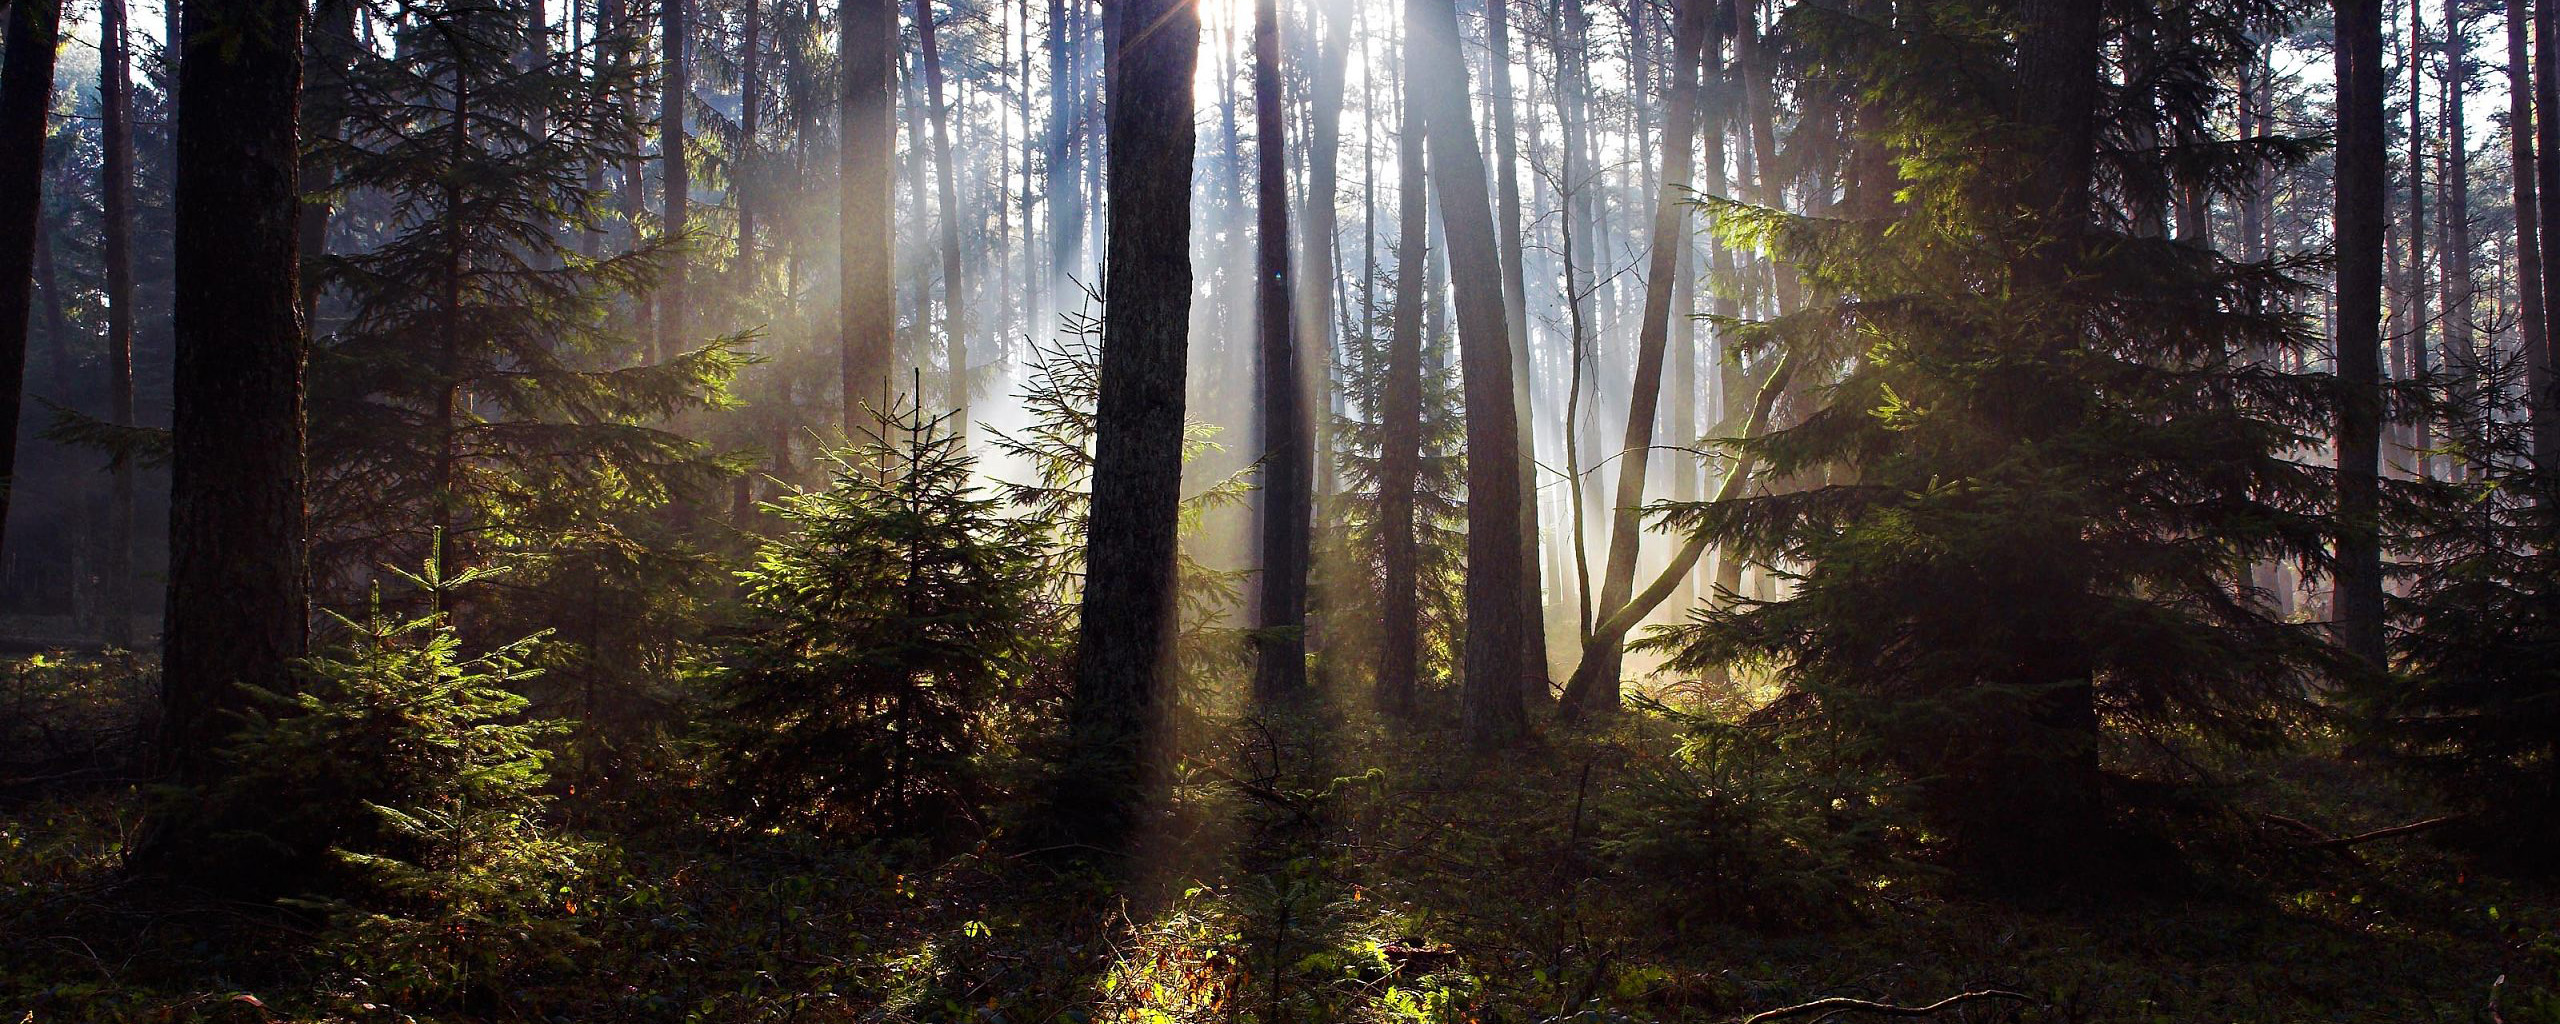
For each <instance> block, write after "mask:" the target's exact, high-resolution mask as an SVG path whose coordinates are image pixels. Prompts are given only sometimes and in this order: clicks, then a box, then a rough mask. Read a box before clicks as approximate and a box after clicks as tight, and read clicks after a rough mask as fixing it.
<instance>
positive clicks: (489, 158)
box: [311, 0, 745, 720]
mask: <svg viewBox="0 0 2560 1024" xmlns="http://www.w3.org/2000/svg"><path fill="white" fill-rule="evenodd" d="M525 14H526V5H525V3H524V0H445V2H438V3H429V4H425V5H422V6H417V7H412V8H409V9H407V16H405V17H404V18H402V19H401V20H400V22H399V24H398V27H397V29H396V32H397V38H396V39H395V41H394V54H391V55H386V54H382V53H377V52H372V51H367V52H364V53H360V54H358V55H357V56H356V59H355V63H354V67H353V68H352V69H351V71H350V72H349V82H350V95H349V99H348V108H349V109H348V116H347V120H346V130H345V131H344V132H343V133H342V135H341V141H337V142H335V143H330V144H328V145H329V149H328V152H327V154H326V155H327V156H328V158H329V160H330V162H331V163H332V164H334V165H335V168H336V170H337V175H336V179H335V180H336V181H337V182H338V183H339V186H340V187H341V188H343V189H346V190H348V191H349V192H350V193H351V194H353V195H356V196H358V197H365V196H371V197H376V198H379V199H380V200H381V201H382V202H381V206H380V210H381V212H380V213H379V214H378V215H377V217H376V218H375V220H376V222H375V223H373V224H371V225H365V226H363V227H369V229H370V231H371V232H372V234H373V235H374V244H372V245H371V246H369V247H366V248H363V249H361V250H359V251H355V252H351V253H347V254H343V255H337V256H333V257H331V258H330V259H329V260H328V263H327V266H326V267H325V272H326V277H327V281H328V284H329V287H330V289H331V295H329V296H328V297H326V298H324V300H323V305H324V307H328V306H332V305H334V306H335V307H336V309H337V314H338V315H337V316H336V317H335V320H336V326H335V329H333V330H332V331H330V332H329V333H328V334H326V335H325V336H323V337H321V338H320V339H319V340H318V343H317V345H316V347H315V351H314V353H313V357H312V370H311V379H312V396H313V397H312V411H311V424H312V464H313V465H314V467H315V473H314V479H315V481H316V485H315V487H314V500H313V502H312V507H313V528H314V533H315V535H316V536H317V537H318V538H320V545H321V546H320V548H319V551H318V556H319V557H318V559H317V561H318V572H317V573H316V576H317V582H318V584H319V586H320V588H321V591H322V593H323V595H324V598H326V597H328V596H330V595H333V594H334V595H336V596H337V597H339V598H341V599H343V598H344V597H346V596H348V594H349V591H350V587H351V585H353V584H355V583H357V582H358V581H360V580H361V578H362V577H363V575H364V574H365V571H366V569H367V568H368V567H370V566H372V565H375V564H378V563H382V562H388V561H395V560H399V558H395V556H402V557H408V556H413V555H414V553H415V552H416V550H417V548H418V547H419V545H421V544H422V543H424V541H425V538H426V537H428V536H430V535H432V536H437V537H440V538H441V540H440V541H439V546H440V548H441V550H440V551H438V552H437V555H438V557H439V558H440V559H441V560H442V561H443V563H444V564H446V565H447V566H451V567H457V571H458V569H459V567H467V566H469V565H473V564H481V563H484V562H486V561H487V560H489V559H491V558H493V557H503V558H504V559H505V560H506V561H508V562H509V563H511V564H513V565H515V566H516V567H517V570H516V572H515V573H514V574H513V575H512V577H511V579H510V581H509V583H508V585H506V586H505V587H502V588H497V589H496V590H495V591H494V592H493V593H492V594H491V595H490V596H489V597H488V598H487V599H486V600H485V602H484V601H483V600H481V599H476V598H475V608H476V609H478V610H481V611H485V612H487V613H489V614H486V615H483V614H475V615H473V616H471V617H469V619H468V620H467V624H468V625H469V626H471V627H472V628H473V629H479V628H482V627H483V626H484V625H485V626H488V627H490V628H496V629H500V630H507V629H516V628H518V626H520V625H521V624H523V623H525V622H531V621H540V622H542V623H543V624H545V625H558V626H561V627H563V634H562V635H563V641H562V643H561V644H559V645H556V647H555V648H554V654H553V657H554V658H555V659H558V660H559V663H558V664H556V665H555V666H554V668H555V673H554V675H555V678H554V679H553V680H552V683H553V685H554V687H555V688H558V689H562V690H564V691H572V692H574V694H576V695H578V697H577V703H578V704H579V707H578V708H577V713H578V715H579V717H581V718H586V719H589V720H594V719H597V718H601V717H609V712H610V711H611V710H615V709H608V708H605V707H602V706H600V705H599V702H598V701H597V700H595V699H592V698H594V697H595V695H596V693H597V690H598V689H599V687H600V686H601V685H605V684H610V683H615V682H628V681H629V680H631V679H633V678H635V677H638V676H640V675H643V674H646V675H652V676H666V675H670V674H672V673H671V672H669V671H667V670H668V669H671V667H672V661H673V656H672V653H671V647H670V645H668V644H666V643H664V642H663V638H664V635H665V634H667V633H668V632H669V631H670V630H673V629H675V628H676V626H675V622H676V618H677V616H676V614H675V613H676V611H677V610H678V609H672V608H670V607H669V606H668V601H669V595H681V594H683V593H685V592H686V591H687V589H688V586H687V585H688V583H691V582H699V581H701V580H702V579H703V578H704V577H706V576H707V575H708V573H707V571H706V570H707V565H706V564H705V563H703V562H701V561H699V560H697V559H695V558H693V557H692V556H691V554H690V553H689V551H688V548H687V545H686V543H685V540H684V538H683V536H682V535H681V533H680V531H678V530H676V529H674V528H673V526H672V525H671V524H670V523H669V522H668V521H667V520H668V519H669V517H666V516H664V515H661V514H660V510H662V509H664V508H665V507H666V506H668V505H669V504H670V503H671V502H675V501H678V500H680V499H682V498H684V497H686V496H687V495H689V494H693V493H696V492H698V491H699V490H700V489H701V488H703V487H705V486H707V485H708V484H710V483H712V482H713V481H715V480H716V479H717V478H719V477H720V476H722V475H724V474H726V473H728V472H730V471H731V470H732V469H733V467H732V466H731V464H730V460H728V459H725V458H723V457H721V456H718V455H716V454H714V453H712V452H710V451H709V450H707V449H706V448H705V447H704V446H703V445H701V444H699V443H697V442H695V441H693V440H691V439H689V438H687V437H685V436H683V435H681V434H679V433H676V432H675V431H674V430H672V429H670V428H669V427H668V426H667V425H666V422H665V421H666V419H667V418H668V417H670V416H674V415H676V414H679V413H684V412H687V411H690V410H700V409H705V408H713V407H719V406H722V405H725V404H726V403H727V401H728V399H727V396H726V393H725V388H726V386H727V384H728V382H729V380H730V379H731V377H732V376H733V375H734V374H735V372H736V371H737V369H738V368H739V366H740V365H741V363H742V362H744V361H745V360H744V357H742V356H741V355H739V354H738V353H737V352H736V351H735V350H734V346H735V345H736V343H737V341H738V339H735V338H724V339H719V340H715V341H711V342H709V343H707V344H704V345H702V346H700V347H698V348H694V349H692V350H690V351H687V352H682V353H678V354H675V355H672V356H670V357H668V358H666V359H664V360H661V361H655V362H652V361H649V352H650V349H649V346H648V344H647V342H648V339H646V338H644V337H641V336H640V335H639V333H638V332H637V331H634V330H631V329H629V318H627V317H624V316H621V315H619V309H620V307H621V305H622V304H623V303H626V302H630V301H635V300H639V299H641V298H643V297H645V296H646V294H647V293H648V291H649V289H650V288H651V287H652V285H653V284H654V282H655V281H656V280H657V275H658V273H659V271H660V270H661V267H662V262H663V257H664V256H665V254H666V250H665V249H664V247H662V246H658V245H642V246H639V247H636V248H634V249H633V250H632V251H629V252H625V253H622V254H618V255H608V256H601V257H595V258H590V257H586V256H583V255H581V254H580V253H579V252H578V251H577V247H578V246H579V244H580V243H581V240H582V239H583V238H584V237H585V236H586V235H587V234H588V233H589V232H590V231H592V230H595V229H597V228H598V227H599V222H600V220H601V219H602V218H604V217H605V216H606V211H605V209H604V201H605V197H604V196H602V195H600V194H598V193H596V192H594V191H591V190H590V189H589V188H588V184H587V181H588V177H587V171H588V169H589V168H590V167H591V166H595V165H598V164H604V165H611V164H613V163H615V162H617V161H620V160H623V159H625V158H626V157H628V156H629V153H628V152H627V151H626V143H627V140H628V139H630V138H633V137H636V125H637V124H638V118H640V117H641V111H639V110H638V109H636V106H635V105H634V104H632V103H627V102H594V101H593V100H592V97H593V95H594V93H595V92H596V90H597V89H598V86H597V85H596V80H597V79H605V80H606V81H605V82H604V86H606V87H609V88H607V89H606V90H605V91H606V92H607V94H609V95H615V96H622V95H631V94H636V93H637V91H638V76H639V75H640V74H641V73H642V71H641V70H635V69H636V67H637V65H638V63H639V62H637V61H633V60H627V59H621V57H620V56H618V55H617V54H616V53H615V52H614V50H613V48H612V47H605V48H603V49H601V50H600V51H598V52H597V53H594V54H589V55H587V56H586V57H585V58H584V59H574V58H572V57H570V56H566V55H563V56H557V57H554V58H553V59H550V60H545V61H540V62H530V63H529V62H525V61H522V60H521V59H520V54H521V53H522V48H523V43H524V35H523V26H524V24H525V23H526V20H525ZM582 71H583V72H584V74H585V75H586V76H587V77H586V78H585V79H582V78H581V72H582ZM615 76H622V77H625V78H629V79H630V81H629V82H628V83H615V82H613V81H610V79H612V78H613V77H615ZM620 84H627V86H628V88H619V87H615V86H617V85H620ZM535 125H539V126H540V127H541V128H542V130H541V131H540V132H538V133H537V132H535V131H533V130H531V126H535ZM350 205H351V206H354V207H356V208H359V209H361V208H363V207H364V204H361V203H357V204H350Z"/></svg>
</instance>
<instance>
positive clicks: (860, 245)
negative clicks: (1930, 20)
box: [836, 0, 898, 436]
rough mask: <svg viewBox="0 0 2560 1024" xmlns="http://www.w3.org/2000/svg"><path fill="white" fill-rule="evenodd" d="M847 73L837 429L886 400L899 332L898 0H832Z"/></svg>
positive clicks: (842, 116)
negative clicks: (894, 173) (895, 172)
mask: <svg viewBox="0 0 2560 1024" xmlns="http://www.w3.org/2000/svg"><path fill="white" fill-rule="evenodd" d="M836 25H837V33H838V39H840V40H841V44H840V49H841V53H842V60H841V64H842V69H843V74H844V83H843V86H844V93H843V96H842V103H843V107H842V109H841V111H840V112H839V113H838V115H837V116H838V124H839V125H840V126H841V131H842V133H843V134H842V136H841V139H840V142H839V145H838V147H837V150H836V159H837V161H838V167H837V173H838V179H837V183H838V187H839V188H841V189H842V190H843V194H842V195H841V196H840V197H839V202H840V210H841V217H842V219H841V221H840V222H839V223H838V227H837V230H838V242H839V243H840V245H841V247H842V249H843V256H842V259H841V262H840V265H839V268H838V273H839V274H840V275H841V279H840V281H839V292H838V295H839V297H838V299H837V330H838V332H839V333H840V334H841V335H842V338H841V339H840V343H841V344H842V345H843V346H844V347H843V349H842V351H841V352H840V358H841V361H842V362H841V366H842V370H843V386H844V395H843V406H844V421H843V427H844V432H845V434H846V435H847V436H851V435H852V434H853V432H854V431H855V430H857V429H858V428H860V426H861V425H862V408H863V405H864V404H865V403H877V402H881V401H883V396H885V395H887V394H888V393H889V390H890V382H889V367H890V365H891V360H892V352H893V351H894V348H895V346H896V343H897V334H898V291H897V283H896V281H895V279H894V275H895V274H896V273H897V252H896V246H897V213H896V208H895V205H894V192H895V188H896V186H895V183H894V180H893V178H892V177H891V171H890V163H891V161H892V160H894V159H895V158H896V155H897V151H898V134H897V131H898V129H897V91H898V70H897V69H898V65H897V46H898V5H897V0H837V6H836Z"/></svg>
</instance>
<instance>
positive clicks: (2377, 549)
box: [2334, 0, 2550, 668]
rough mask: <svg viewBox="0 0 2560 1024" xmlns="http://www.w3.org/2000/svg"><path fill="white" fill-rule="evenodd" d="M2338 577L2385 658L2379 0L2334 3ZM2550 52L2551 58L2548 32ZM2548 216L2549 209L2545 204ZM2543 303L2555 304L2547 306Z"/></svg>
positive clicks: (2350, 626)
mask: <svg viewBox="0 0 2560 1024" xmlns="http://www.w3.org/2000/svg"><path fill="white" fill-rule="evenodd" d="M2336 17H2337V33H2338V57H2337V62H2338V66H2337V81H2338V96H2339V104H2338V146H2337V207H2336V211H2335V214H2334V216H2335V217H2336V224H2337V243H2336V244H2337V252H2338V268H2337V280H2338V286H2337V294H2338V300H2337V302H2338V311H2337V331H2338V340H2337V352H2338V390H2339V394H2338V438H2337V452H2338V563H2339V564H2338V575H2337V588H2338V594H2337V601H2336V611H2335V615H2336V618H2337V628H2338V636H2339V639H2340V641H2341V642H2342V643H2343V644H2344V645H2345V647H2346V649H2347V650H2348V651H2349V652H2351V653H2353V654H2355V655H2356V656H2358V657H2361V658H2363V659H2364V660H2365V661H2366V662H2368V663H2370V664H2371V665H2372V666H2374V667H2375V668H2380V667H2381V666H2382V665H2383V659H2384V646H2383V618H2382V617H2383V604H2382V532H2381V529H2382V526H2381V519H2380V517H2381V511H2382V509H2381V503H2382V495H2381V460H2382V333H2381V328H2382V248H2383V237H2382V228H2383V221H2384V220H2385V219H2387V218H2388V217H2389V213H2388V211H2387V209H2386V207H2385V203H2386V198H2385V195H2384V188H2385V184H2384V182H2385V175H2386V173H2387V170H2388V169H2387V167H2386V165H2385V160H2384V155H2383V147H2384V146H2385V145H2386V144H2387V143H2386V141H2385V139H2384V136H2383V93H2384V91H2385V86H2384V84H2383V78H2382V75H2383V71H2382V0H2337V2H2336ZM2545 46H2546V49H2545V51H2544V53H2545V56H2549V55H2550V51H2549V50H2548V49H2547V47H2548V46H2549V41H2548V39H2547V37H2546V40H2545ZM2545 212H2546V215H2547V213H2548V211H2545ZM2546 308H2548V306H2547V304H2546Z"/></svg>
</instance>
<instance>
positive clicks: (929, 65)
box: [916, 0, 969, 435]
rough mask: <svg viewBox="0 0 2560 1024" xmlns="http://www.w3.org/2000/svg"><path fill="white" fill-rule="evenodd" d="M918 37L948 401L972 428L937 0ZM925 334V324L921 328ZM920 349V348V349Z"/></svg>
mask: <svg viewBox="0 0 2560 1024" xmlns="http://www.w3.org/2000/svg"><path fill="white" fill-rule="evenodd" d="M916 37H917V39H918V40H920V41H921V43H922V45H921V47H920V49H921V50H922V53H921V55H920V56H921V57H922V63H923V65H924V87H925V115H926V117H928V118H930V119H931V121H932V123H933V170H934V184H935V187H936V191H937V192H938V193H939V195H940V197H941V200H942V350H943V353H944V357H945V361H946V362H947V364H948V367H947V368H948V369H949V370H950V371H951V377H950V384H949V386H948V387H947V388H946V389H945V390H944V391H943V394H944V396H945V397H944V399H943V401H944V402H946V403H948V404H949V405H950V406H951V407H952V408H953V409H956V410H958V411H959V418H958V419H957V420H954V421H953V429H954V430H956V431H958V432H959V433H961V434H963V435H966V434H967V433H968V432H969V312H968V308H967V307H966V306H964V305H963V304H962V303H961V299H960V296H961V293H962V291H963V281H962V279H961V261H962V258H963V257H962V254H961V252H960V189H959V186H958V185H957V184H955V181H956V180H957V175H958V173H959V172H958V170H957V169H956V168H955V167H954V166H953V164H952V160H951V115H950V113H949V112H948V110H947V109H946V108H945V106H944V104H943V97H942V46H941V44H940V43H939V42H937V39H938V38H939V33H938V32H936V30H935V28H934V24H933V3H932V0H916ZM919 185H921V183H919ZM916 308H917V310H918V313H917V314H916V316H917V320H918V322H919V324H921V323H922V320H923V316H924V314H923V312H922V310H923V308H924V304H923V303H922V302H919V303H917V307H916ZM919 333H921V327H919ZM919 352H921V349H919Z"/></svg>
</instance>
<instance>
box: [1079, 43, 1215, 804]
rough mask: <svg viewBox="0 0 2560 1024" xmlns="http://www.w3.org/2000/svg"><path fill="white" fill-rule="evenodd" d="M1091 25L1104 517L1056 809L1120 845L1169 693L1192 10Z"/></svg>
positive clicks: (1186, 269)
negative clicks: (1103, 203)
mask: <svg viewBox="0 0 2560 1024" xmlns="http://www.w3.org/2000/svg"><path fill="white" fill-rule="evenodd" d="M1103 33H1104V38H1105V43H1106V48H1107V49H1108V51H1109V54H1110V57H1109V59H1110V67H1111V74H1110V75H1109V76H1108V77H1107V78H1106V80H1105V82H1106V86H1107V88H1108V90H1109V93H1108V96H1107V97H1106V99H1105V101H1104V102H1105V110H1104V113H1105V116H1106V117H1107V118H1108V119H1109V122H1108V128H1107V130H1108V132H1109V133H1110V135H1109V147H1108V150H1107V158H1108V159H1109V161H1110V164H1111V166H1110V176H1109V178H1108V179H1107V180H1108V182H1109V185H1110V195H1109V197H1108V200H1107V201H1108V204H1109V210H1108V217H1109V229H1108V230H1109V233H1110V241H1109V252H1108V253H1107V255H1106V259H1107V261H1108V262H1107V263H1106V270H1105V272H1104V275H1103V289H1104V296H1103V329H1102V330H1103V337H1102V363H1101V367H1100V370H1099V376H1100V381H1099V388H1100V394H1099V396H1098V400H1097V402H1096V407H1095V418H1094V457H1093V504H1092V507H1091V510H1090V516H1091V522H1093V523H1095V524H1107V525H1106V526H1103V527H1102V528H1097V529H1093V530H1090V531H1088V534H1087V536H1086V538H1085V586H1084V614H1083V616H1082V622H1081V624H1080V625H1079V627H1078V631H1077V635H1078V640H1079V643H1078V645H1077V650H1076V683H1075V692H1074V696H1073V698H1072V700H1071V701H1070V704H1069V711H1068V716H1069V717H1068V728H1069V735H1070V741H1071V742H1072V744H1073V745H1074V756H1075V757H1076V759H1077V763H1076V765H1075V768H1076V770H1077V780H1076V782H1075V783H1073V784H1072V785H1071V786H1070V788H1069V789H1068V790H1067V791H1066V793H1065V794H1062V795H1064V796H1065V797H1066V800H1065V804H1066V805H1065V806H1063V807H1062V808H1061V810H1062V811H1063V812H1065V818H1064V820H1065V821H1066V822H1067V823H1068V824H1069V827H1070V828H1072V829H1074V830H1076V831H1078V832H1080V833H1081V838H1082V839H1083V840H1084V841H1086V842H1087V843H1089V844H1090V845H1094V846H1100V847H1103V848H1106V849H1122V848H1125V847H1126V845H1127V844H1128V842H1129V840H1130V839H1131V838H1132V835H1133V832H1134V826H1135V825H1136V823H1137V820H1138V816H1139V814H1140V813H1141V811H1142V809H1143V805H1144V801H1145V799H1146V797H1147V795H1148V793H1149V792H1150V791H1151V790H1152V789H1153V788H1154V787H1153V781H1154V779H1155V778H1156V777H1157V776H1158V774H1159V773H1160V769H1161V767H1162V766H1161V765H1160V764H1159V761H1160V759H1161V749H1160V748H1161V737H1160V723H1159V718H1160V709H1161V707H1162V705H1163V704H1164V703H1165V702H1167V701H1169V700H1171V699H1172V696H1173V694H1172V686H1173V684H1174V649H1173V640H1174V636H1175V633H1176V628H1177V624H1176V622H1175V614H1176V608H1175V595H1174V586H1175V583H1174V572H1175V554H1176V549H1177V546H1178V543H1179V536H1178V535H1179V528H1180V520H1181V514H1182V510H1181V507H1182V420H1183V397H1184V396H1183V390H1184V387H1183V386H1184V370H1185V364H1186V361H1187V360H1186V354H1187V348H1188V337H1189V332H1190V327H1191V161H1192V154H1193V148H1194V144H1195V142H1196V139H1195V131H1194V128H1193V124H1192V118H1191V98H1192V78H1193V74H1194V71H1195V70H1196V68H1197V67H1198V63H1199V50H1200V15H1199V9H1198V8H1197V7H1196V6H1194V5H1192V4H1190V3H1186V2H1183V0H1117V2H1115V3H1113V4H1112V6H1111V7H1110V8H1109V10H1108V12H1107V14H1106V18H1105V25H1104V29H1103Z"/></svg>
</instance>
